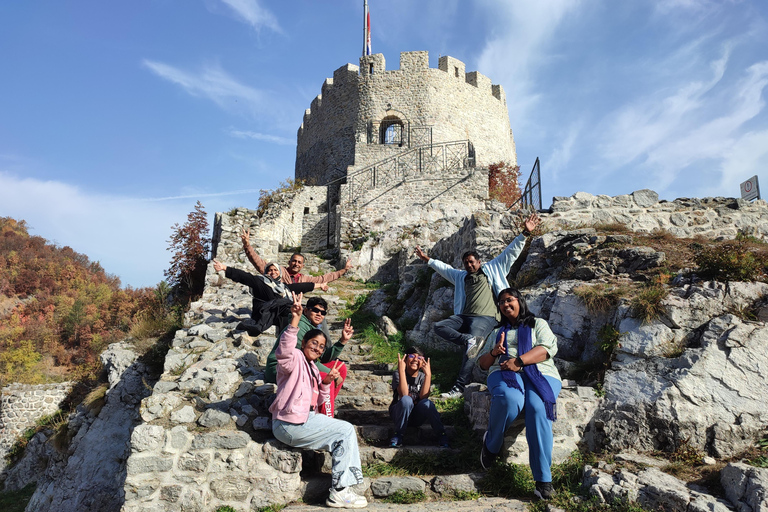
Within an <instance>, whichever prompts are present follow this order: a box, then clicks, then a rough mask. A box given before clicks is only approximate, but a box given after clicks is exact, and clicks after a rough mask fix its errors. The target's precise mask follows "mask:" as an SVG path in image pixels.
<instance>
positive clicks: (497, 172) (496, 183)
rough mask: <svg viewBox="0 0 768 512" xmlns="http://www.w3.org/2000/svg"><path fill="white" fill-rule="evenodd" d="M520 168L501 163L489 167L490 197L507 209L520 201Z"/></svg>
mask: <svg viewBox="0 0 768 512" xmlns="http://www.w3.org/2000/svg"><path fill="white" fill-rule="evenodd" d="M519 180H520V166H519V165H515V166H511V165H508V164H507V163H506V162H499V163H496V164H491V165H489V166H488V195H489V197H490V198H491V199H495V200H496V201H500V202H502V203H504V204H505V205H507V207H509V206H512V205H513V204H515V201H517V200H518V199H520V197H521V196H522V192H521V191H520V182H519Z"/></svg>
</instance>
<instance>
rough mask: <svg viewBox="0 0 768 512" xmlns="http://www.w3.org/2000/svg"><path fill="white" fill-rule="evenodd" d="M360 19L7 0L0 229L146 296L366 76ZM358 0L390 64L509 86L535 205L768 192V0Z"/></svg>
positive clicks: (228, 7) (274, 177)
mask: <svg viewBox="0 0 768 512" xmlns="http://www.w3.org/2000/svg"><path fill="white" fill-rule="evenodd" d="M362 4H363V2H362V0H334V1H317V0H314V1H311V0H306V1H299V0H296V1H292V0H282V1H276V0H274V1H266V0H136V1H131V2H104V1H102V0H79V1H77V2H61V1H60V0H35V1H34V2H24V1H5V2H0V49H2V51H0V70H1V73H2V79H0V216H11V217H14V218H18V219H25V220H27V222H28V223H29V226H30V228H31V232H32V233H33V234H35V235H40V236H43V237H45V238H47V239H49V240H51V241H54V242H56V243H58V244H59V245H69V246H71V247H72V248H73V249H75V250H76V251H79V252H82V253H85V254H87V255H88V256H89V257H90V258H91V259H92V260H98V261H100V262H101V263H102V265H103V266H104V268H105V269H106V270H107V271H108V272H110V273H113V274H116V275H118V276H119V277H120V278H121V279H122V282H123V284H126V285H132V286H146V285H150V286H151V285H154V284H155V283H157V282H158V281H160V280H161V279H162V277H163V275H162V271H163V269H164V268H166V267H167V266H168V261H169V254H168V253H167V252H166V246H167V243H166V240H167V239H168V237H169V235H170V231H171V230H170V227H171V225H173V224H174V223H175V222H183V221H184V220H185V219H186V214H187V213H188V212H189V211H191V210H192V208H193V206H194V203H195V201H197V200H198V199H199V200H200V201H202V203H203V204H204V205H205V207H206V210H207V211H208V212H209V214H212V213H213V212H215V211H227V210H229V209H230V208H232V207H235V206H247V207H255V206H256V204H257V200H258V191H259V190H260V189H270V188H275V187H276V186H278V184H279V182H280V181H282V180H284V179H286V178H289V177H293V169H294V158H295V151H296V149H295V140H296V130H297V129H298V127H299V125H300V123H301V120H302V116H303V113H304V109H306V108H307V107H308V106H309V104H310V102H311V101H312V99H313V98H314V97H315V96H316V95H317V94H319V92H320V87H321V85H322V83H323V80H324V79H325V78H326V77H330V76H332V75H333V70H334V69H336V68H338V67H340V66H342V65H344V64H346V63H348V62H351V63H353V64H357V63H358V59H359V55H360V53H361V50H362ZM369 4H370V10H371V24H372V42H373V51H374V53H383V54H384V56H385V58H386V59H387V66H388V68H389V69H394V68H396V67H397V66H398V61H399V53H400V52H401V51H416V50H427V51H429V53H430V65H431V66H432V67H436V66H437V59H438V57H439V56H440V55H451V56H453V57H456V58H458V59H460V60H462V61H464V62H465V63H466V65H467V71H472V70H477V71H480V72H481V73H483V74H485V75H487V76H489V77H490V78H491V80H492V81H493V83H500V84H502V85H503V86H504V89H505V91H506V94H507V102H508V106H509V111H510V118H511V124H512V129H513V132H514V134H515V140H516V143H517V156H518V161H519V163H520V165H521V167H522V169H523V171H524V172H525V173H526V174H527V173H528V172H529V170H530V168H531V166H532V165H533V162H534V160H535V159H536V157H537V156H538V157H540V158H541V163H542V166H541V168H542V180H543V198H544V199H543V203H544V206H545V207H546V206H549V204H550V203H551V198H552V197H553V196H569V195H571V194H573V193H575V192H577V191H585V192H590V193H592V194H610V195H618V194H624V193H629V192H632V191H634V190H638V189H642V188H650V189H653V190H656V191H657V192H658V193H659V195H660V196H661V197H662V198H663V199H670V200H671V199H674V198H676V197H705V196H738V195H739V188H738V185H739V183H740V182H741V181H744V180H746V179H747V178H749V177H751V176H753V175H755V174H757V175H758V176H759V178H760V179H761V181H762V183H763V189H764V190H766V191H768V172H766V168H768V113H766V108H765V103H766V99H768V92H767V91H766V87H767V86H768V2H765V1H764V0H752V1H748V0H744V1H737V0H733V1H728V0H720V1H714V0H623V1H615V0H516V1H514V2H513V1H508V0H507V1H501V0H473V1H470V0H463V1H460V0H388V1H386V2H385V1H383V0H370V2H369ZM767 194H768V192H764V193H763V196H766V195H767Z"/></svg>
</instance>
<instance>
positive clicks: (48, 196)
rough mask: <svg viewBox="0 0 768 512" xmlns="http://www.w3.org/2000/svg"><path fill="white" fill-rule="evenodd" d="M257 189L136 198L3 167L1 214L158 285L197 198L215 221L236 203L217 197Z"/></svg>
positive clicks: (137, 282)
mask: <svg viewBox="0 0 768 512" xmlns="http://www.w3.org/2000/svg"><path fill="white" fill-rule="evenodd" d="M257 193H258V190H255V189H251V190H238V191H232V192H221V193H208V194H205V193H203V194H195V195H191V194H184V195H177V196H173V197H165V198H154V199H152V198H150V199H146V198H133V197H126V196H118V195H106V194H95V193H91V192H88V191H86V190H83V189H81V188H79V187H76V186H72V185H70V184H67V183H63V182H60V181H53V180H48V181H43V180H37V179H32V178H20V177H19V176H18V175H16V174H15V173H9V172H6V171H2V170H0V216H9V217H13V218H15V219H19V220H22V219H23V220H25V221H27V225H28V226H29V230H30V234H32V235H39V236H42V237H44V238H46V239H47V240H49V241H51V242H55V243H57V244H58V245H60V246H64V245H68V246H70V247H72V249H74V250H75V251H77V252H80V253H83V254H85V255H87V256H88V257H89V258H90V259H91V261H99V262H101V265H102V267H104V269H105V270H106V271H107V272H109V273H111V274H115V275H117V276H119V277H120V278H121V280H122V283H123V285H131V286H154V285H155V284H156V283H158V282H159V281H161V280H162V279H163V270H164V269H166V268H167V267H168V263H169V261H170V254H169V253H168V252H167V251H166V247H167V246H168V243H167V240H168V238H169V237H170V235H171V226H173V225H174V224H175V223H179V224H182V223H183V222H184V221H186V218H187V214H188V213H189V212H190V211H192V208H193V207H194V203H195V200H197V199H201V198H208V199H207V200H205V201H203V203H204V204H205V206H206V211H207V212H208V217H209V222H211V221H212V218H213V213H214V212H215V211H226V210H228V209H230V208H231V206H232V204H231V199H228V200H227V201H221V200H219V201H217V200H216V198H217V197H220V196H235V195H243V194H245V195H248V194H250V195H252V197H255V196H256V194H257ZM249 199H252V198H249Z"/></svg>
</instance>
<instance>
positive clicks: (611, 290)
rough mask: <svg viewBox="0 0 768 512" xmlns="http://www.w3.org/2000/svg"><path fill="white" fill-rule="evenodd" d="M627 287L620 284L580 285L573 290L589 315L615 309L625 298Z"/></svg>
mask: <svg viewBox="0 0 768 512" xmlns="http://www.w3.org/2000/svg"><path fill="white" fill-rule="evenodd" d="M629 291H630V290H629V287H628V286H625V285H620V284H606V283H601V284H596V285H587V284H581V285H578V286H576V287H574V289H573V293H574V295H576V296H577V297H579V298H580V299H581V300H582V302H584V305H585V306H586V307H587V310H588V311H589V312H590V313H606V312H608V311H610V310H611V309H613V308H615V307H616V306H617V305H618V303H619V301H620V300H621V298H622V297H626V296H627V294H628V292H629Z"/></svg>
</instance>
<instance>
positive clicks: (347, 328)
mask: <svg viewBox="0 0 768 512" xmlns="http://www.w3.org/2000/svg"><path fill="white" fill-rule="evenodd" d="M327 314H328V303H327V302H326V301H325V299H323V298H322V297H310V298H309V300H307V305H306V307H305V308H304V314H303V315H301V319H300V321H299V334H298V337H299V339H301V337H302V336H304V334H305V333H307V332H309V331H311V330H312V329H319V330H321V331H322V332H323V333H324V334H325V337H326V339H328V340H330V339H331V335H330V334H329V332H328V325H327V324H326V322H325V316H326V315H327ZM353 334H355V330H354V329H353V328H352V321H351V320H350V319H349V318H347V319H346V320H344V327H343V328H342V330H341V338H340V339H339V341H337V342H336V343H335V344H333V345H331V346H327V347H326V349H325V352H323V354H322V355H321V356H320V357H319V358H318V359H317V361H315V364H316V365H317V368H318V370H320V374H321V375H323V377H325V376H326V375H328V373H329V372H330V368H331V367H333V366H335V367H336V370H337V373H338V377H336V378H335V380H334V382H333V383H332V384H331V391H330V396H329V399H328V401H327V402H323V403H322V404H321V405H320V412H321V413H323V414H327V415H329V416H333V414H334V410H335V407H334V404H335V402H336V396H337V395H338V394H339V391H340V390H341V387H342V386H343V385H344V380H345V379H346V378H347V365H346V364H345V363H344V362H343V361H339V360H338V358H339V355H340V354H341V351H342V350H344V347H345V346H346V344H347V342H349V340H351V339H352V335H353ZM279 344H280V340H279V339H278V340H277V341H276V342H275V345H274V346H273V347H272V351H271V352H270V353H269V355H268V356H267V366H266V368H265V369H264V381H265V382H272V383H275V382H277V355H276V351H277V348H278V346H279ZM297 346H298V345H297Z"/></svg>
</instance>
